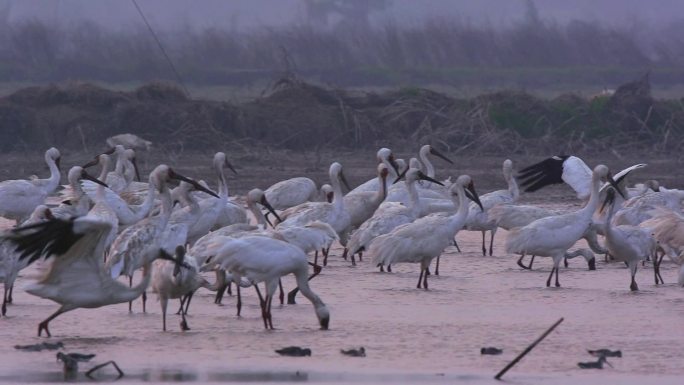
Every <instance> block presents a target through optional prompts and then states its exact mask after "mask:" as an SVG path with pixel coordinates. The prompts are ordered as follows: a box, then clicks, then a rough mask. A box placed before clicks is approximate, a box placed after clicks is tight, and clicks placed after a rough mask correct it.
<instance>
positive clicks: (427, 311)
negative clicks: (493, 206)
mask: <svg viewBox="0 0 684 385" xmlns="http://www.w3.org/2000/svg"><path fill="white" fill-rule="evenodd" d="M457 238H458V240H459V244H460V246H461V249H462V250H463V253H460V254H459V253H457V252H456V250H455V248H453V247H450V248H448V249H447V252H446V254H445V255H444V256H443V258H442V264H441V266H440V270H441V275H440V276H439V277H436V276H433V277H431V280H430V290H429V291H424V290H418V289H415V283H416V280H417V277H418V271H417V270H418V269H417V265H397V266H396V267H395V269H394V271H395V272H394V273H379V272H377V271H376V269H374V268H372V267H371V266H370V264H369V262H368V261H367V260H364V261H363V262H361V263H360V265H359V266H358V267H355V268H353V267H350V266H349V262H346V261H344V260H342V259H341V258H340V257H339V255H341V250H340V249H335V250H334V251H333V254H332V256H331V259H330V263H329V266H328V267H327V268H325V269H324V270H323V273H322V274H321V276H319V277H318V278H316V279H314V280H313V281H312V283H311V285H312V288H313V290H314V291H316V292H317V293H318V294H319V295H320V296H321V298H322V299H323V300H324V301H325V302H326V303H327V304H328V306H329V308H330V310H331V315H332V316H331V330H329V331H321V330H319V329H318V325H317V322H316V319H315V315H314V311H313V308H312V306H311V304H310V303H309V302H308V301H306V299H305V298H303V297H299V298H298V304H297V305H283V306H282V307H281V306H279V305H276V304H274V310H273V321H274V326H275V327H276V329H277V330H275V331H265V330H264V329H263V326H262V325H263V324H262V323H261V319H260V312H259V308H258V302H257V299H256V295H255V294H254V291H253V290H245V291H244V292H243V294H244V299H243V301H244V305H243V317H241V318H239V319H238V318H236V317H235V307H234V304H235V298H234V297H226V298H225V299H224V305H223V306H217V305H214V304H213V300H212V299H213V293H210V292H207V291H200V292H198V294H197V295H196V296H195V298H194V299H193V303H192V306H191V308H190V316H189V319H188V322H189V324H190V327H191V329H192V330H190V331H188V332H181V331H180V329H179V327H178V322H179V319H178V318H179V317H178V316H176V315H170V316H169V323H168V324H169V330H168V331H167V332H162V331H161V313H160V308H159V305H158V302H156V300H155V296H154V294H150V299H151V300H150V301H148V308H147V313H146V314H143V313H142V312H141V304H140V300H138V301H136V302H135V303H134V308H133V309H134V311H133V313H128V311H127V306H126V305H125V304H122V305H115V306H109V307H105V308H100V309H78V310H75V311H72V312H68V313H66V314H63V315H61V316H60V317H58V318H57V319H55V320H54V321H53V322H52V323H51V324H50V329H51V332H52V334H53V337H52V338H49V339H46V338H38V337H36V329H37V324H38V323H39V322H40V321H41V320H43V319H44V318H45V317H47V316H48V315H49V314H51V313H52V312H53V311H55V310H56V309H57V305H56V304H54V303H52V302H50V301H47V300H43V299H40V298H37V297H33V296H31V295H28V294H27V293H25V292H24V291H23V290H22V289H21V288H22V286H24V285H25V284H26V283H27V282H28V281H29V280H30V278H29V277H30V276H31V271H30V269H29V270H27V271H24V272H23V274H22V277H20V279H19V280H18V281H17V289H16V290H15V296H14V301H15V304H13V305H11V306H10V307H9V308H8V317H5V318H0V339H1V340H2V341H3V343H2V344H1V345H0V356H2V357H3V359H2V360H0V373H1V375H0V381H1V382H17V381H25V382H53V381H61V364H60V363H56V362H55V352H54V351H43V352H37V353H30V352H22V351H17V350H15V349H14V348H13V346H14V345H17V344H20V345H24V344H33V343H38V342H42V341H50V342H56V341H63V342H64V344H65V351H67V352H86V353H96V354H97V357H96V358H95V360H94V363H93V364H90V363H84V364H81V367H82V368H83V369H88V368H90V367H91V366H92V365H94V364H96V363H102V362H105V361H107V360H110V359H112V360H115V361H116V362H117V363H118V364H119V365H120V366H121V367H122V369H123V370H124V372H126V374H127V376H126V377H125V378H124V379H123V380H122V381H120V383H126V382H139V381H155V382H156V381H159V382H172V381H185V382H205V381H220V382H223V381H228V382H277V381H282V382H289V381H306V382H313V383H345V382H356V383H397V382H411V383H426V382H427V383H432V382H435V383H453V382H469V383H471V382H472V383H491V382H493V381H494V380H493V376H494V374H495V373H496V372H498V370H500V369H501V368H502V367H504V366H505V364H506V363H507V362H509V361H510V360H511V359H512V358H513V357H515V355H516V354H518V353H519V352H520V351H521V350H522V349H524V347H525V346H527V345H528V344H529V343H530V342H531V341H533V340H534V339H535V338H536V337H537V336H538V335H539V334H541V333H542V332H543V331H544V330H545V329H546V328H547V327H548V326H550V325H551V324H552V323H553V322H554V321H556V320H557V319H558V318H559V317H561V316H562V317H565V322H564V323H563V324H561V325H560V326H559V327H558V329H557V330H556V331H555V332H553V333H552V334H551V335H550V336H549V337H548V338H547V339H546V340H545V341H544V342H542V343H541V344H540V345H539V346H538V347H537V348H536V349H535V350H534V351H533V352H532V353H531V354H530V355H528V356H527V357H526V358H525V359H523V360H522V361H521V362H520V363H519V364H518V366H516V367H515V368H514V369H513V370H511V371H510V372H509V373H508V374H507V375H506V377H505V378H506V380H507V382H510V383H516V384H517V383H544V384H547V383H554V384H556V383H557V384H565V383H568V384H570V383H579V382H581V383H592V382H595V383H653V382H657V383H673V384H674V383H679V382H676V381H678V380H681V376H682V375H684V363H683V362H682V361H681V359H680V358H681V357H682V356H684V333H681V332H680V327H679V325H681V324H682V320H684V306H683V305H684V292H683V291H682V288H679V287H677V286H676V284H675V282H676V274H677V267H676V266H675V265H673V264H671V263H664V264H663V273H662V275H663V277H664V278H665V282H666V284H665V285H659V286H655V285H654V281H653V272H652V269H651V268H650V266H646V267H645V268H640V270H639V272H638V273H637V282H638V283H639V286H640V288H641V291H640V292H638V293H631V292H630V291H629V287H628V286H629V274H628V272H627V270H626V269H625V268H624V266H623V265H620V264H616V263H610V264H606V263H604V262H603V261H602V257H600V258H599V262H598V270H597V271H588V270H587V265H586V262H585V261H584V260H580V259H575V260H573V261H571V263H570V267H569V268H568V269H562V271H561V274H560V281H561V284H562V285H563V287H562V288H559V289H556V288H546V287H545V286H544V283H545V280H546V276H547V275H548V271H549V269H550V266H551V262H550V260H549V259H543V258H542V259H538V260H537V261H536V262H535V268H534V270H533V271H522V270H521V269H520V268H519V267H517V265H515V257H514V256H511V255H504V254H503V252H502V250H503V241H504V239H505V232H504V231H500V232H499V233H498V234H497V238H496V240H495V256H494V257H483V256H482V255H481V254H480V252H479V250H480V239H481V238H480V234H479V233H475V232H461V233H459V235H458V237H457ZM137 279H139V277H137ZM284 285H285V287H286V290H288V289H289V288H292V287H294V284H293V280H292V278H291V277H288V278H287V279H285V280H284ZM176 306H177V305H176V302H172V303H171V305H170V306H169V308H170V309H173V311H175V310H176ZM289 345H300V346H305V347H310V348H311V349H312V350H313V355H312V357H306V358H289V357H280V356H278V355H277V354H276V353H274V349H277V348H281V347H284V346H289ZM358 346H364V347H366V349H367V352H368V356H367V357H365V358H350V357H345V356H343V355H341V354H340V353H339V349H342V348H350V347H358ZM483 346H497V347H500V348H503V349H504V354H502V355H500V356H481V355H480V354H479V349H480V347H483ZM595 348H612V349H621V350H622V351H623V354H624V356H623V358H613V359H610V362H611V363H612V364H613V366H614V368H612V369H611V368H607V369H605V370H603V371H590V372H587V371H583V370H580V369H578V368H577V366H576V363H577V362H579V361H591V360H594V359H593V358H592V357H590V356H589V355H588V354H587V353H586V351H585V350H586V349H595ZM297 371H300V374H301V375H302V376H304V374H305V378H300V376H296V375H295V373H296V372H297ZM103 373H104V372H103ZM106 373H109V374H112V373H113V370H109V369H108V370H107V371H106ZM442 374H443V375H442ZM293 376H294V377H293Z"/></svg>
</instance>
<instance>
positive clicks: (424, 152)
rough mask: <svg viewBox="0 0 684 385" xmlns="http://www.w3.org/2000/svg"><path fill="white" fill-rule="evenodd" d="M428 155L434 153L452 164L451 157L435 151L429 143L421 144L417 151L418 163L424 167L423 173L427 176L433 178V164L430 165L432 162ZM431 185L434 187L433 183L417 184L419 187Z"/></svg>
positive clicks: (426, 187)
mask: <svg viewBox="0 0 684 385" xmlns="http://www.w3.org/2000/svg"><path fill="white" fill-rule="evenodd" d="M428 155H434V156H436V157H438V158H441V159H443V160H445V161H446V162H449V163H450V164H454V162H453V161H452V160H451V159H449V158H447V157H446V156H445V155H444V154H442V153H441V152H439V151H437V150H436V149H435V148H434V147H432V146H431V145H429V144H426V145H424V146H422V147H421V148H420V151H419V152H418V157H419V158H420V163H421V164H422V165H423V166H424V167H425V174H426V175H427V176H429V177H430V178H435V166H433V165H432V162H431V161H430V157H429V156H428ZM433 187H435V186H434V185H433V184H431V183H427V184H426V185H425V186H423V185H419V187H418V188H419V189H430V188H433ZM442 188H443V187H442ZM445 192H446V191H445Z"/></svg>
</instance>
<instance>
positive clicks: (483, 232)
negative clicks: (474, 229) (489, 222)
mask: <svg viewBox="0 0 684 385" xmlns="http://www.w3.org/2000/svg"><path fill="white" fill-rule="evenodd" d="M485 233H486V231H482V255H487V247H486V246H485Z"/></svg>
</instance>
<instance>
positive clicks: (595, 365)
mask: <svg viewBox="0 0 684 385" xmlns="http://www.w3.org/2000/svg"><path fill="white" fill-rule="evenodd" d="M604 363H606V364H608V366H610V367H611V368H612V367H613V365H611V364H610V362H608V361H607V360H606V357H605V356H601V357H600V358H599V359H598V361H596V362H578V363H577V366H579V367H580V369H603V364H604Z"/></svg>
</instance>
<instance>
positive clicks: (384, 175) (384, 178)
mask: <svg viewBox="0 0 684 385" xmlns="http://www.w3.org/2000/svg"><path fill="white" fill-rule="evenodd" d="M387 175H389V171H387V168H383V169H382V174H380V176H381V177H382V199H383V200H385V198H387Z"/></svg>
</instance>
